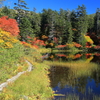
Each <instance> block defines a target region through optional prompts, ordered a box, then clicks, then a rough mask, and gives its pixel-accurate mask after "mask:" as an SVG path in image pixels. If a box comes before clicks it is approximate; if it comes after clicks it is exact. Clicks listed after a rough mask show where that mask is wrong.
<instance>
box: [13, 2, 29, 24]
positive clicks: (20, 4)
mask: <svg viewBox="0 0 100 100" xmlns="http://www.w3.org/2000/svg"><path fill="white" fill-rule="evenodd" d="M14 5H15V7H14V9H15V10H16V11H17V18H16V19H17V22H18V23H19V24H20V19H21V18H22V17H24V16H25V10H24V9H28V7H26V5H27V3H26V2H25V1H23V0H18V3H14Z"/></svg>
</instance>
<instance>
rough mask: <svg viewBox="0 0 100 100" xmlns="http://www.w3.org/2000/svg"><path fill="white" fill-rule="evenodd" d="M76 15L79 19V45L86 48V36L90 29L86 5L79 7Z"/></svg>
mask: <svg viewBox="0 0 100 100" xmlns="http://www.w3.org/2000/svg"><path fill="white" fill-rule="evenodd" d="M76 14H77V17H76V18H77V30H78V33H77V35H76V36H77V37H76V38H78V43H80V44H81V45H83V46H85V45H86V40H85V37H84V35H85V34H86V32H87V28H88V20H87V14H86V7H85V6H84V5H82V6H78V8H77V12H76Z"/></svg>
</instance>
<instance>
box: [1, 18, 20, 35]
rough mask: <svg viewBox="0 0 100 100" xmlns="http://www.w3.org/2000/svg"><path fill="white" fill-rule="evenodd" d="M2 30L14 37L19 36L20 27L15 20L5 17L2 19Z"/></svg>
mask: <svg viewBox="0 0 100 100" xmlns="http://www.w3.org/2000/svg"><path fill="white" fill-rule="evenodd" d="M0 28H1V29H2V30H4V31H7V32H10V33H11V35H13V36H18V34H19V27H18V23H17V21H16V20H15V19H11V18H8V16H3V17H1V18H0Z"/></svg>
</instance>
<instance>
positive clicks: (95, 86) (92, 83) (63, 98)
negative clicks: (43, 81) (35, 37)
mask: <svg viewBox="0 0 100 100" xmlns="http://www.w3.org/2000/svg"><path fill="white" fill-rule="evenodd" d="M77 55H78V54H77ZM69 56H70V57H69V58H70V59H71V58H72V59H73V60H74V61H75V62H76V61H77V60H79V59H83V60H84V62H86V61H87V62H88V63H90V62H96V63H100V55H99V54H98V55H96V54H81V55H78V57H77V58H75V55H74V56H72V55H69ZM54 57H55V58H52V59H53V60H54V61H56V60H59V56H58V54H57V56H55V55H54ZM49 59H51V58H49ZM65 59H66V60H65ZM63 60H65V61H66V62H68V61H69V60H68V55H67V56H65V54H64V55H63V57H61V54H60V61H63ZM91 64H92V63H90V65H88V67H89V68H87V67H86V65H85V63H82V65H84V67H83V68H74V67H69V66H62V65H59V66H54V65H52V66H51V69H50V75H49V77H50V80H51V87H52V88H53V90H54V91H55V93H56V94H58V95H59V96H55V99H54V100H100V68H99V65H97V64H94V65H93V66H92V65H91ZM71 65H72V64H71ZM75 67H76V66H75Z"/></svg>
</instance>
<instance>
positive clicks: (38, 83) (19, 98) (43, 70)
mask: <svg viewBox="0 0 100 100" xmlns="http://www.w3.org/2000/svg"><path fill="white" fill-rule="evenodd" d="M34 67H35V68H34V70H33V71H32V72H31V73H25V74H23V75H22V76H20V78H19V79H18V80H16V81H15V82H14V83H13V84H9V87H7V88H5V89H4V91H3V96H0V100H6V99H5V98H7V96H8V97H9V99H7V100H25V97H26V98H28V100H46V99H47V98H48V97H52V96H53V92H52V89H51V88H50V87H49V86H50V81H49V77H48V73H47V69H48V68H49V67H48V66H46V65H45V64H43V63H35V64H34Z"/></svg>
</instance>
